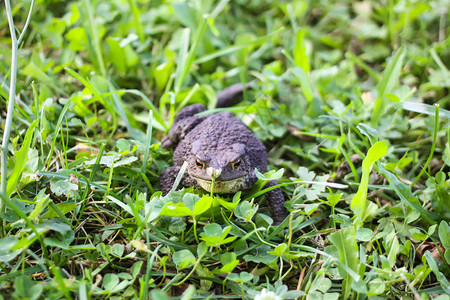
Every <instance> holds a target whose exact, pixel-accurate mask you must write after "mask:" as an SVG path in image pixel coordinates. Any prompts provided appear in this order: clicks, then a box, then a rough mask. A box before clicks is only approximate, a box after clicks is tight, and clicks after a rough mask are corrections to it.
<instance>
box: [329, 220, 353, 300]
mask: <svg viewBox="0 0 450 300" xmlns="http://www.w3.org/2000/svg"><path fill="white" fill-rule="evenodd" d="M328 238H329V240H330V242H331V243H332V244H333V245H334V246H335V247H336V248H337V250H338V252H339V261H340V262H341V263H342V264H344V265H345V266H347V267H348V268H349V269H350V270H352V271H353V272H354V273H355V274H358V269H359V266H358V257H359V251H358V244H357V243H356V232H355V228H354V227H353V226H351V227H347V228H343V229H341V230H339V231H337V232H335V233H333V234H330V235H329V237H328ZM339 273H340V274H341V276H342V277H343V278H344V281H343V283H342V289H343V295H344V299H348V298H349V295H350V292H351V289H350V287H351V284H352V282H353V281H354V279H353V278H352V276H351V274H349V273H348V272H347V270H345V269H344V268H342V267H340V268H339ZM355 280H356V279H355ZM356 281H358V280H356Z"/></svg>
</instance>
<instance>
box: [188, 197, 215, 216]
mask: <svg viewBox="0 0 450 300" xmlns="http://www.w3.org/2000/svg"><path fill="white" fill-rule="evenodd" d="M213 202H214V199H213V198H211V197H210V196H208V195H203V197H201V198H200V199H199V200H198V201H197V202H195V205H194V210H193V211H192V214H193V215H194V216H199V215H201V214H203V213H204V212H206V211H207V210H208V209H210V207H211V206H212V204H213Z"/></svg>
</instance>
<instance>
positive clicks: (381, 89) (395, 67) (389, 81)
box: [370, 46, 406, 128]
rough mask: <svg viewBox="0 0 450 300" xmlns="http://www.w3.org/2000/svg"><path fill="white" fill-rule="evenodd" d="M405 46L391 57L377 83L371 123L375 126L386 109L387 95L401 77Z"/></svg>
mask: <svg viewBox="0 0 450 300" xmlns="http://www.w3.org/2000/svg"><path fill="white" fill-rule="evenodd" d="M405 52H406V48H405V46H402V47H400V49H398V50H397V52H396V53H395V54H394V55H393V56H392V57H391V59H390V60H389V63H388V65H387V67H386V69H385V70H384V72H383V74H382V76H381V80H380V82H379V83H378V85H377V92H378V98H377V100H376V102H375V108H374V110H373V113H372V118H371V120H370V124H371V126H372V127H373V128H375V127H377V126H378V123H379V121H380V118H381V116H382V115H383V113H384V110H385V98H384V97H385V95H386V94H387V93H389V92H390V91H392V89H393V88H394V87H395V86H396V85H397V84H398V79H399V77H400V71H401V68H402V64H403V58H404V57H405Z"/></svg>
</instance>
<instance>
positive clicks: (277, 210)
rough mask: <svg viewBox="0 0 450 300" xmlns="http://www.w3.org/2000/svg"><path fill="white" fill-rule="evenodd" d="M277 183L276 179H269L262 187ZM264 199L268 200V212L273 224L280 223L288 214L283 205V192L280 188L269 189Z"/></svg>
mask: <svg viewBox="0 0 450 300" xmlns="http://www.w3.org/2000/svg"><path fill="white" fill-rule="evenodd" d="M277 184H278V182H277V181H275V180H271V181H269V182H268V183H267V184H266V185H265V186H264V188H270V187H272V186H275V185H277ZM266 199H267V202H269V208H270V214H271V215H272V218H273V220H274V224H275V225H279V224H281V222H283V221H284V219H285V218H286V217H287V216H288V212H287V210H286V208H285V207H284V202H285V200H284V196H283V192H282V191H281V189H280V188H276V189H273V190H270V191H269V192H267V194H266Z"/></svg>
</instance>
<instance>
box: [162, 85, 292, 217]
mask: <svg viewBox="0 0 450 300" xmlns="http://www.w3.org/2000/svg"><path fill="white" fill-rule="evenodd" d="M232 87H233V86H232ZM234 89H236V87H234ZM230 90H232V89H230V88H228V91H227V90H224V91H223V92H222V93H221V94H219V96H218V106H222V107H223V106H226V105H225V104H226V103H227V102H231V103H235V102H236V100H235V96H236V93H230ZM227 98H228V99H227ZM205 110H206V108H205V106H204V105H202V104H193V105H190V106H187V107H185V108H184V109H183V110H181V111H180V113H179V114H178V115H177V116H176V118H175V120H174V122H173V125H172V127H171V129H170V130H169V133H168V135H167V136H165V137H164V138H163V140H162V142H161V146H162V147H163V148H174V149H175V151H174V154H173V166H172V167H169V168H167V169H165V170H163V172H162V173H161V177H160V183H161V190H162V192H163V194H164V195H166V194H167V193H168V192H169V191H170V190H171V189H172V186H173V184H174V182H175V178H176V177H177V175H178V173H179V171H180V169H181V166H182V165H183V163H184V162H185V161H186V162H187V164H188V167H187V171H186V173H185V175H184V176H183V178H182V180H181V185H182V186H183V187H192V186H194V187H195V188H202V189H204V190H206V191H208V192H211V188H212V183H213V181H214V187H213V192H214V193H225V194H229V193H236V192H238V191H246V190H249V189H251V188H252V187H253V185H254V184H255V183H256V181H257V177H256V174H255V169H258V171H259V172H261V173H264V172H266V170H267V152H266V149H265V147H264V145H263V143H262V142H261V141H260V140H258V139H257V138H256V137H255V136H254V135H253V133H252V132H251V131H250V130H249V129H248V128H247V127H246V126H245V125H244V124H242V122H241V121H240V120H239V119H238V118H236V117H235V116H234V115H233V114H232V113H230V112H220V113H216V114H212V115H203V116H197V115H196V114H198V113H200V112H202V111H205ZM277 184H278V183H277V182H276V181H269V182H268V183H267V184H266V186H265V188H267V187H271V186H274V185H277ZM266 198H267V200H268V203H269V208H270V212H271V215H272V217H273V219H274V222H275V224H280V223H281V222H282V221H283V220H284V218H285V217H286V216H287V211H286V209H285V207H284V196H283V194H282V192H281V189H280V188H276V189H273V190H271V191H269V192H267V193H266Z"/></svg>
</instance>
